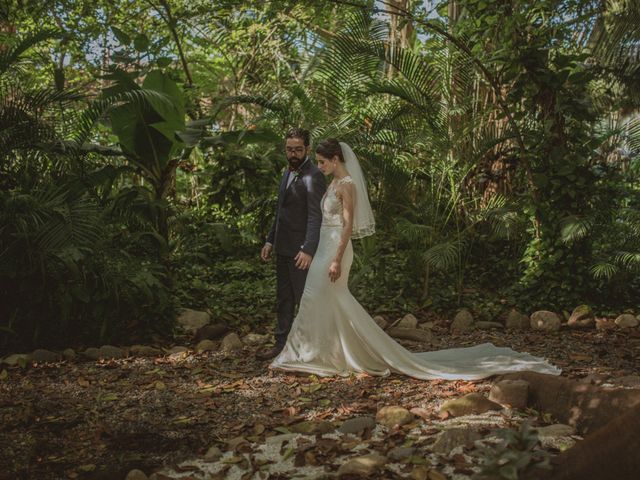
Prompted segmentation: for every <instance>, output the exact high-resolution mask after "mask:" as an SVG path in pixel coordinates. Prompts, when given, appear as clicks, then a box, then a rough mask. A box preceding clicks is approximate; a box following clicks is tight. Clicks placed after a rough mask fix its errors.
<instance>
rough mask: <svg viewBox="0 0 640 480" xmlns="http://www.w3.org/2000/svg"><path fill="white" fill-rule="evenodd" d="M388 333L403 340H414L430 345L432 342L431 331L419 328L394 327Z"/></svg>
mask: <svg viewBox="0 0 640 480" xmlns="http://www.w3.org/2000/svg"><path fill="white" fill-rule="evenodd" d="M387 333H388V334H389V335H391V336H392V337H394V338H401V339H403V340H413V341H414V342H422V343H428V342H430V341H431V338H432V334H431V332H430V331H429V330H421V329H419V328H400V327H393V328H390V329H389V330H387Z"/></svg>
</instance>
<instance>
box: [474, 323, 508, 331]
mask: <svg viewBox="0 0 640 480" xmlns="http://www.w3.org/2000/svg"><path fill="white" fill-rule="evenodd" d="M476 327H477V328H479V329H480V330H492V329H494V328H504V325H502V324H501V323H500V322H476Z"/></svg>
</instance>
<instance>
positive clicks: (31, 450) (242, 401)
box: [0, 325, 640, 480]
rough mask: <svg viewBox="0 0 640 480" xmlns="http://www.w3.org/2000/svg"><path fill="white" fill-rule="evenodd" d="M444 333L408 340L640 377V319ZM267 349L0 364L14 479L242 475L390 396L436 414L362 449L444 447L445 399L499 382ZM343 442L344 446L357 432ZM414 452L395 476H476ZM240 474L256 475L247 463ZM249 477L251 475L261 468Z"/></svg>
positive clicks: (8, 472)
mask: <svg viewBox="0 0 640 480" xmlns="http://www.w3.org/2000/svg"><path fill="white" fill-rule="evenodd" d="M433 333H434V340H433V342H432V343H431V345H430V346H428V348H426V347H427V346H421V345H419V344H415V343H411V342H402V343H403V344H404V345H405V346H407V348H410V349H412V350H417V351H422V350H426V349H430V350H436V349H441V348H449V347H461V346H471V345H475V344H478V343H483V342H492V343H494V344H495V345H498V346H510V347H512V348H513V349H515V350H518V351H526V352H529V353H531V354H533V355H537V356H543V357H546V358H547V359H549V361H550V362H551V363H553V364H555V365H557V366H559V367H561V368H562V369H563V373H562V375H563V376H566V377H568V378H582V377H585V376H587V375H589V374H603V375H606V376H609V377H611V378H612V379H614V380H613V383H615V378H618V377H625V376H630V375H639V374H640V362H638V357H639V356H640V334H639V332H638V330H636V329H634V330H633V331H623V330H602V331H598V330H588V331H575V330H565V329H563V330H561V331H560V332H557V333H539V332H533V331H523V332H506V331H495V330H494V331H482V330H479V331H478V330H477V331H474V332H471V333H465V334H459V335H452V334H450V333H449V332H448V330H447V329H446V327H445V326H444V325H441V326H440V325H436V326H435V327H434V329H433ZM255 351H256V348H254V347H244V350H243V351H241V352H236V353H235V354H229V353H221V352H205V353H195V352H193V351H192V350H189V352H184V353H179V354H173V355H170V356H159V357H150V358H149V357H146V358H145V357H128V358H125V359H119V360H109V361H97V362H59V363H48V364H42V365H37V364H36V365H35V366H32V367H28V368H19V367H15V368H7V369H6V370H2V369H0V419H1V424H0V445H2V448H0V479H3V480H4V479H37V480H46V479H53V478H56V479H57V478H69V479H76V478H77V479H85V478H87V479H109V480H110V479H124V478H125V477H126V475H127V472H128V471H130V470H131V469H134V468H137V469H140V470H142V471H144V472H146V473H147V474H150V473H152V472H160V471H161V470H162V468H165V470H162V472H163V474H158V475H157V476H156V478H161V479H163V478H177V477H178V476H180V477H182V478H189V477H190V478H232V477H233V475H232V473H233V471H232V469H235V471H240V470H238V469H239V468H240V467H242V465H236V464H238V463H242V462H244V460H243V457H242V455H241V453H243V452H244V453H247V452H249V453H250V452H251V451H253V450H252V449H255V448H256V446H257V445H260V444H264V442H265V440H266V439H267V438H268V437H272V436H275V435H283V434H285V435H286V434H287V433H290V431H291V430H290V426H291V425H294V424H296V423H297V422H300V421H303V420H313V421H326V422H335V424H336V425H337V424H339V423H340V422H341V421H343V420H346V419H348V418H352V417H355V416H363V415H365V416H373V417H375V415H376V412H377V411H378V410H379V409H380V408H381V407H383V406H385V405H398V406H401V407H404V408H406V409H413V408H419V409H420V412H421V414H420V417H422V418H418V417H416V422H414V423H413V424H410V425H408V426H407V427H406V428H400V429H395V430H393V431H386V430H385V431H380V430H379V429H378V427H376V432H368V434H367V435H366V437H368V438H364V437H362V438H359V439H356V440H354V441H355V443H353V442H352V447H353V445H355V444H357V443H358V442H367V441H368V442H369V447H371V448H374V450H376V451H380V452H382V453H383V454H384V453H385V452H387V451H388V450H389V448H390V447H392V446H411V445H414V446H418V447H419V448H422V447H423V446H424V449H423V451H422V453H424V452H425V451H428V450H429V448H430V447H429V446H428V442H427V443H426V444H424V445H422V444H421V443H420V441H417V442H416V441H415V438H416V437H415V436H412V435H413V433H415V429H416V427H418V428H422V431H423V433H424V432H425V431H426V433H427V434H428V433H429V430H432V433H434V432H437V431H439V430H438V428H437V424H438V422H442V421H448V420H447V419H446V418H443V417H442V416H440V415H439V413H438V408H439V406H440V405H441V404H442V403H443V401H445V400H448V399H451V398H453V397H458V396H462V395H464V394H467V393H470V392H488V390H489V389H490V385H491V381H490V379H487V380H482V381H474V382H467V381H423V380H416V379H412V378H408V377H404V376H399V375H392V376H391V377H387V378H377V377H370V376H367V375H357V376H351V377H347V378H321V379H318V378H316V377H314V376H310V375H305V374H289V373H283V372H276V371H271V370H268V369H267V365H268V363H267V362H261V361H257V360H256V359H255V358H254V354H255ZM496 415H498V416H499V417H500V419H496V418H493V420H491V419H490V422H494V423H495V426H505V425H506V426H509V425H514V421H513V420H514V418H518V419H519V420H521V419H522V418H523V417H525V416H527V415H528V416H529V417H531V418H532V421H533V423H534V424H538V425H542V424H550V423H553V419H551V418H546V417H545V415H544V412H533V411H529V412H526V414H525V415H522V414H521V415H517V416H515V417H514V416H510V415H508V414H505V413H498V414H494V417H496ZM418 423H420V425H418ZM412 429H413V430H412ZM434 429H435V430H434ZM485 430H486V431H489V430H491V428H489V427H487V428H485ZM412 432H413V433H412ZM372 435H373V438H372ZM329 437H330V436H329ZM334 437H335V436H334ZM352 440H353V439H352ZM374 440H375V441H374ZM286 444H287V442H286V441H285V445H286ZM298 445H300V442H298ZM327 445H328V446H327V448H326V449H325V451H324V453H322V452H321V453H318V452H317V451H316V453H315V456H314V455H313V454H312V455H311V456H308V455H307V456H304V457H303V458H300V457H298V456H297V455H294V454H295V452H294V451H293V449H291V448H290V449H286V448H284V447H282V445H281V451H280V453H279V454H280V455H283V456H285V457H286V456H289V457H291V456H294V457H295V458H291V459H289V460H290V461H292V462H294V463H295V464H296V465H298V466H299V465H300V462H302V464H312V465H313V464H320V467H322V466H323V465H322V463H323V461H325V463H326V465H324V467H325V471H327V472H329V473H331V472H333V473H335V471H336V470H337V468H338V465H339V462H338V463H336V455H337V453H336V448H337V447H336V444H335V443H334V444H333V446H332V445H330V444H327ZM340 445H341V446H340V448H342V449H344V443H342V444H340ZM211 447H218V448H219V449H220V451H221V452H225V451H227V450H231V453H229V454H227V456H226V457H224V458H223V459H222V460H223V463H224V464H225V465H226V466H224V468H223V469H222V470H221V469H220V468H218V469H217V470H211V471H210V473H209V474H208V475H209V476H207V475H206V474H205V473H203V472H204V471H205V469H204V468H203V467H202V465H201V466H199V467H198V466H196V465H195V463H193V462H192V465H191V466H189V465H188V464H187V466H185V464H184V463H183V464H180V462H183V461H185V460H187V461H188V460H190V459H196V458H202V457H203V456H204V455H205V454H206V453H207V452H208V451H210V448H211ZM340 448H338V453H340V452H339V450H340ZM554 448H555V447H552V448H550V449H549V451H550V453H551V454H554V453H558V451H559V450H557V449H555V450H554ZM214 449H215V448H214ZM354 451H355V449H354ZM331 452H333V453H331ZM305 455H306V454H305ZM412 458H414V460H412V461H411V463H412V465H405V466H404V468H399V469H397V471H396V473H394V471H392V470H391V469H388V470H387V471H386V472H387V473H386V474H385V475H388V476H383V477H379V478H430V479H432V480H433V479H436V480H437V479H440V478H468V476H467V475H469V474H471V473H472V472H473V471H474V468H472V467H474V465H472V464H470V463H469V461H468V459H466V457H464V456H461V455H453V456H452V457H451V456H449V457H448V456H444V455H439V456H437V457H434V458H435V459H436V460H435V461H436V465H435V466H434V465H431V467H429V468H431V470H426V469H425V470H423V475H422V476H420V475H421V474H420V473H419V472H418V474H416V473H415V470H416V467H419V465H417V464H419V463H420V462H415V457H412ZM283 460H285V459H284V458H283ZM332 462H333V463H332ZM219 463H220V462H218V464H219ZM179 465H181V466H179ZM267 467H268V466H267ZM267 467H265V468H264V469H263V470H264V471H265V472H266V471H267V469H268V468H267ZM245 468H246V465H245ZM216 471H217V474H216V473H215V472H216ZM475 471H477V468H476V469H475ZM171 472H173V474H176V475H177V476H172V473H171ZM429 472H431V473H429ZM178 473H179V475H178ZM269 475H270V476H268V475H266V473H263V475H262V478H271V479H274V478H293V477H292V476H291V475H289V474H287V473H286V472H285V473H271V474H269ZM410 475H413V477H411V476H410ZM236 476H237V477H238V478H243V477H242V475H240V474H239V473H237V475H236ZM244 478H249V476H248V474H247V473H245V474H244ZM256 478H260V477H256ZM301 478H310V477H305V476H302V477H301ZM376 478H378V477H376Z"/></svg>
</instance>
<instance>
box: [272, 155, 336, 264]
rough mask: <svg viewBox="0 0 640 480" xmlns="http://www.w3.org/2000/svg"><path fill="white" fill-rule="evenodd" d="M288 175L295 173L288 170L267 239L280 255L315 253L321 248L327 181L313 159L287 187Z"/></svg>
mask: <svg viewBox="0 0 640 480" xmlns="http://www.w3.org/2000/svg"><path fill="white" fill-rule="evenodd" d="M289 175H294V173H293V172H289V170H288V169H285V171H284V174H283V175H282V179H281V181H280V190H279V192H278V206H277V208H276V215H275V218H274V221H273V225H272V226H271V230H270V231H269V235H268V236H267V242H269V243H271V244H273V249H274V250H275V252H276V253H277V254H278V255H284V256H287V257H295V256H296V255H297V254H298V252H299V251H300V250H302V251H303V252H305V253H308V254H309V255H311V256H313V255H315V253H316V250H317V249H318V240H319V238H320V225H321V223H322V211H321V209H320V201H321V200H322V196H323V195H324V192H325V191H326V189H327V182H326V180H325V178H324V174H323V173H322V172H321V171H320V170H319V169H318V167H316V166H315V165H314V164H313V163H312V162H311V159H307V160H306V161H305V162H304V163H303V164H302V165H301V166H300V170H299V173H298V175H297V176H296V177H295V178H294V179H293V180H292V182H291V184H290V185H289V187H287V180H288V179H289Z"/></svg>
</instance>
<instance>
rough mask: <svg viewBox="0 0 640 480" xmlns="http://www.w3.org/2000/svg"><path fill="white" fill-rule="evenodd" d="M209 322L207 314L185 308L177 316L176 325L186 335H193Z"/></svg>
mask: <svg viewBox="0 0 640 480" xmlns="http://www.w3.org/2000/svg"><path fill="white" fill-rule="evenodd" d="M210 321H211V317H210V316H209V314H208V313H207V312H199V311H197V310H191V309H190V308H185V309H183V310H182V311H181V312H180V315H178V318H177V322H178V325H179V326H180V327H181V328H182V330H184V331H185V332H187V333H193V334H195V333H196V332H197V331H198V329H199V328H201V327H204V326H205V325H207V324H208V323H209V322H210Z"/></svg>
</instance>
